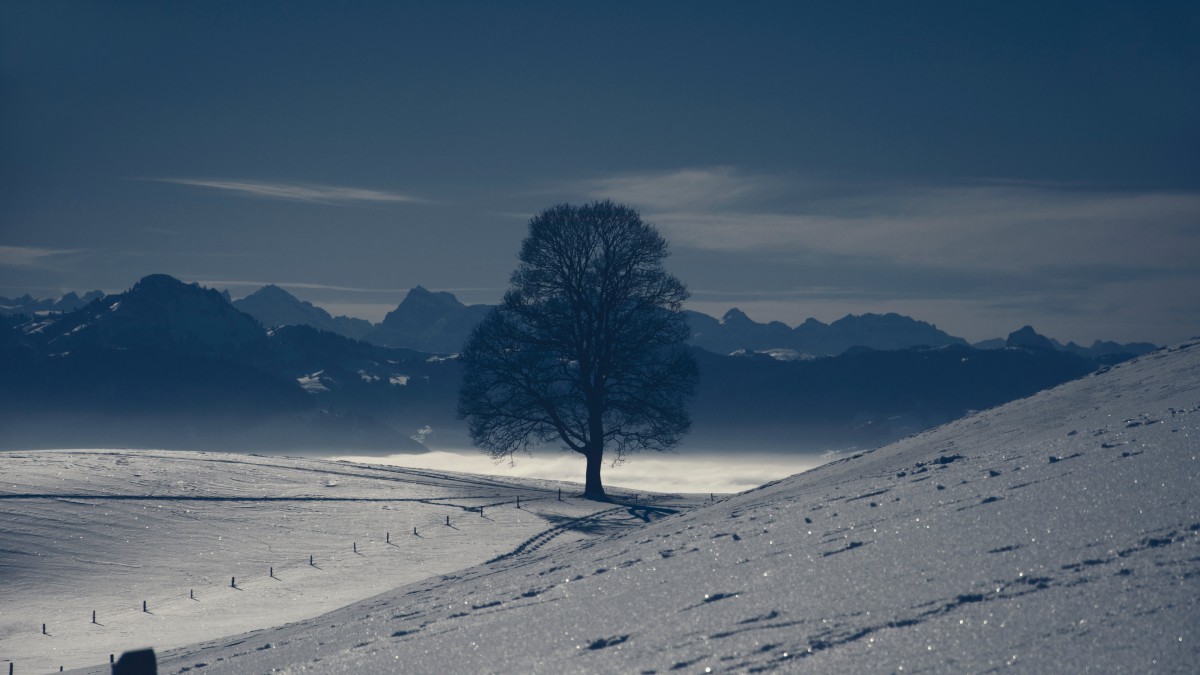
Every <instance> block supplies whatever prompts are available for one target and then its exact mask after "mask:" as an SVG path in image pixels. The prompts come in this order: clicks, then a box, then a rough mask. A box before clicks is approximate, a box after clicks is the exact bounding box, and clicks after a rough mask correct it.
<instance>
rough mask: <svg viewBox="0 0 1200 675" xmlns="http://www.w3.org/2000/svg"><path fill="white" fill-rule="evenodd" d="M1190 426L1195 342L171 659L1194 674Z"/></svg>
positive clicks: (322, 664) (649, 669)
mask: <svg viewBox="0 0 1200 675" xmlns="http://www.w3.org/2000/svg"><path fill="white" fill-rule="evenodd" d="M1198 437H1200V343H1192V344H1186V345H1180V346H1177V347H1174V348H1172V349H1169V350H1164V351H1160V352H1157V353H1155V354H1152V355H1149V356H1146V357H1143V358H1140V359H1137V360H1135V361H1132V362H1128V363H1125V364H1121V365H1119V366H1115V367H1113V368H1111V369H1109V370H1107V371H1106V372H1102V373H1099V374H1096V375H1093V376H1089V377H1087V378H1084V379H1082V380H1077V381H1074V382H1071V383H1068V384H1065V385H1063V386H1060V387H1058V388H1056V389H1054V390H1051V391H1048V392H1043V393H1042V394H1039V395H1036V396H1033V397H1030V398H1027V399H1023V400H1020V401H1015V402H1013V403H1010V404H1007V405H1005V406H1003V407H1000V408H997V409H994V410H990V411H985V412H983V413H980V414H977V415H973V416H971V417H968V418H965V419H962V420H959V421H957V422H954V423H952V424H949V425H947V426H944V427H940V428H938V429H935V430H932V431H929V432H926V433H923V434H920V435H918V436H914V437H911V438H909V439H905V440H903V441H901V442H899V443H895V444H893V445H890V446H887V447H885V448H881V449H879V450H876V451H873V452H866V453H860V454H856V455H854V456H852V457H848V458H845V459H842V460H839V461H836V462H833V463H830V464H827V465H825V466H822V467H819V468H817V469H814V470H812V471H809V472H806V473H803V474H799V475H797V476H793V477H791V478H788V479H785V480H782V481H779V482H776V483H772V484H769V485H765V486H762V487H760V488H758V489H756V490H751V491H749V492H746V493H742V494H739V495H736V496H734V497H730V498H727V499H724V500H720V501H718V502H716V503H715V504H712V505H708V506H703V507H702V508H696V509H691V510H686V511H682V512H680V513H678V514H675V515H672V516H670V517H666V518H663V519H661V520H659V521H657V522H651V523H647V524H645V525H644V526H640V527H637V528H627V529H624V530H623V531H620V532H616V533H611V534H603V536H601V537H598V538H592V539H583V540H580V541H576V542H573V543H567V544H564V545H561V546H544V547H535V546H529V547H525V548H521V547H518V548H517V549H516V550H514V551H512V553H511V554H509V555H503V556H500V557H499V559H497V560H494V561H492V562H489V563H485V564H482V565H477V566H474V567H469V568H467V569H464V570H462V571H460V572H456V573H454V574H452V575H442V576H437V577H433V578H430V579H426V580H424V581H418V582H415V583H412V584H408V585H405V586H400V587H398V588H396V589H395V590H391V591H386V592H384V593H381V594H379V595H377V596H374V597H372V598H370V599H368V600H365V601H362V602H359V603H356V604H354V605H351V606H349V607H346V608H343V609H339V610H336V611H333V612H330V613H327V614H325V615H323V616H321V617H319V618H317V619H314V620H308V621H302V622H297V623H295V624H292V625H285V626H281V627H279V628H277V629H274V630H268V631H260V632H256V633H250V634H244V635H241V636H238V637H235V638H221V639H216V640H209V641H206V642H200V643H197V644H194V645H191V646H187V647H184V648H180V649H174V650H167V651H165V652H162V653H160V656H161V658H160V672H163V673H183V672H192V673H195V672H202V673H253V672H268V671H276V672H280V671H281V672H290V673H302V672H312V673H318V672H319V673H351V672H353V673H390V672H428V673H434V672H437V673H442V672H496V671H499V672H546V673H558V672H581V673H582V672H643V673H664V672H674V671H679V672H722V671H736V672H763V671H771V670H777V671H780V672H794V671H802V672H853V673H864V672H991V671H999V670H1011V671H1014V672H1038V673H1043V672H1084V671H1095V672H1194V668H1195V664H1196V662H1197V659H1198V658H1200V443H1198V441H1197V439H1198ZM624 512H625V513H627V514H631V515H646V516H648V515H649V514H651V513H655V512H658V513H662V511H656V510H655V509H652V508H650V509H647V508H642V509H638V508H635V507H631V508H629V509H628V510H624ZM214 590H215V589H214ZM105 668H106V666H97V667H95V668H92V669H90V670H88V671H86V672H95V673H102V672H105Z"/></svg>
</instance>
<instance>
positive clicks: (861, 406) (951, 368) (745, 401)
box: [684, 345, 1097, 453]
mask: <svg viewBox="0 0 1200 675" xmlns="http://www.w3.org/2000/svg"><path fill="white" fill-rule="evenodd" d="M693 354H694V355H695V357H696V360H697V361H698V363H699V365H700V374H701V377H700V386H699V390H698V393H697V396H696V399H695V400H694V401H693V403H692V406H691V413H692V419H693V429H692V433H691V434H690V435H689V436H688V437H687V439H685V441H684V443H685V446H686V447H700V448H703V449H708V450H722V449H728V448H747V449H756V450H765V451H777V452H778V451H784V452H795V453H819V452H822V451H826V450H830V449H838V448H846V447H859V448H866V447H874V446H876V445H880V444H882V443H888V442H892V441H895V440H897V439H900V438H903V437H905V436H908V435H910V434H913V433H917V432H920V431H923V430H925V429H929V428H931V427H934V426H937V425H939V424H943V423H946V422H949V421H950V420H954V419H957V418H959V417H962V416H963V415H966V414H968V413H969V412H971V411H974V410H982V409H985V408H990V407H992V406H996V405H1000V404H1002V403H1005V402H1008V401H1011V400H1014V399H1018V398H1021V397H1024V396H1029V395H1031V394H1034V393H1036V392H1038V391H1042V390H1044V389H1047V388H1049V387H1053V386H1055V385H1058V384H1062V383H1063V382H1067V381H1070V380H1073V379H1076V378H1078V377H1082V376H1084V375H1086V374H1088V373H1090V372H1092V371H1094V370H1095V369H1096V368H1097V364H1096V362H1095V361H1093V360H1090V359H1087V358H1084V357H1081V356H1077V355H1074V354H1067V353H1064V352H1055V351H1044V350H1034V349H1017V348H1014V349H1005V350H993V351H983V350H978V349H973V348H971V347H967V346H962V345H951V346H947V347H938V348H928V347H913V348H909V349H899V350H888V351H876V350H871V349H866V348H857V349H852V350H848V351H846V352H844V353H842V354H841V355H839V356H835V357H826V358H821V359H812V360H796V361H787V362H781V361H779V360H777V359H775V358H772V357H770V356H767V355H761V354H747V355H744V356H721V355H718V354H714V353H712V352H709V351H706V350H702V349H696V350H694V351H693Z"/></svg>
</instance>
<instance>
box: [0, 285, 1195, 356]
mask: <svg viewBox="0 0 1200 675" xmlns="http://www.w3.org/2000/svg"><path fill="white" fill-rule="evenodd" d="M180 281H182V282H184V283H190V284H198V285H199V286H201V287H202V288H207V289H212V290H217V291H221V292H226V293H229V296H230V299H231V300H233V301H237V300H241V299H244V298H246V297H249V296H251V295H253V294H254V293H256V292H258V291H259V290H262V289H263V288H266V287H267V286H276V287H278V288H281V289H283V290H284V291H285V292H287V293H288V294H289V295H291V296H292V297H294V298H295V299H297V300H299V301H300V302H308V303H310V304H312V305H313V306H314V307H317V308H319V309H322V310H324V311H326V312H328V313H329V315H330V316H332V317H335V318H336V317H347V318H351V319H364V320H366V321H369V322H370V323H372V324H376V325H378V324H379V323H380V322H381V321H383V319H384V317H385V315H387V314H388V313H389V312H391V311H392V310H394V309H396V308H397V307H398V306H399V305H400V304H401V303H403V302H404V300H405V298H407V296H408V294H409V293H410V292H411V291H413V290H415V289H416V288H424V289H425V290H427V291H430V292H433V293H450V294H451V295H453V296H454V297H455V299H457V300H458V301H459V302H462V304H464V305H492V304H496V303H498V302H499V298H496V299H495V300H494V301H492V302H486V301H484V302H463V298H462V297H460V296H459V293H463V292H464V291H465V292H466V293H479V292H481V291H482V290H483V289H462V288H445V289H441V288H429V287H426V286H424V285H422V284H417V285H416V286H413V287H412V288H410V289H407V290H402V291H395V290H387V291H385V290H378V291H376V292H379V293H389V294H399V295H400V299H399V300H398V301H396V302H395V303H392V304H387V303H372V304H353V303H349V304H343V303H320V302H317V301H314V300H311V299H309V298H305V297H302V294H303V292H304V290H306V289H308V290H311V287H312V284H286V283H275V282H241V283H239V284H238V286H236V287H254V290H252V291H250V292H248V293H234V292H233V291H232V290H231V289H230V288H229V287H228V286H225V287H223V286H221V284H220V282H211V281H191V280H186V279H180ZM256 284H258V285H256ZM131 287H132V286H131ZM289 287H290V289H289ZM127 290H129V288H125V289H121V290H109V289H100V288H93V289H86V290H83V289H71V290H67V291H65V292H62V293H60V294H59V295H56V296H54V297H49V298H45V297H38V296H36V295H33V294H32V293H30V292H28V291H26V292H25V293H22V294H19V295H16V296H12V297H10V298H9V299H16V298H18V297H21V296H22V295H29V296H30V297H32V298H33V299H34V300H59V299H61V298H62V297H63V296H65V295H67V294H69V293H75V294H76V295H77V296H80V297H82V296H84V295H85V294H86V293H90V292H93V291H100V292H102V293H104V294H105V295H106V296H107V295H116V294H119V293H123V292H125V291H127ZM3 297H7V296H3ZM702 304H703V305H711V306H712V308H709V307H707V306H704V307H697V306H695V305H694V303H691V302H689V303H687V304H686V306H685V307H684V309H685V310H687V311H694V312H698V313H700V314H705V315H707V316H709V317H712V318H714V319H717V320H723V319H724V317H725V316H726V315H727V314H728V313H729V312H731V311H734V310H737V311H740V312H742V313H743V314H745V315H746V316H747V317H749V318H750V319H751V320H753V321H755V322H757V323H760V324H766V323H770V322H773V321H774V322H781V323H783V324H785V325H787V326H788V327H789V328H792V329H794V328H796V327H798V326H799V325H801V324H803V323H804V322H805V321H808V320H809V319H815V320H817V321H820V322H821V323H823V324H826V325H829V324H832V323H834V322H835V321H839V320H841V319H846V318H852V317H862V316H866V315H876V316H884V315H887V314H898V315H900V316H903V317H907V318H909V319H913V320H915V321H920V322H924V323H928V324H929V325H931V326H933V327H934V328H936V329H938V330H941V331H943V332H945V333H947V334H948V335H950V336H951V337H957V338H961V339H964V340H966V341H967V342H968V343H969V344H971V345H975V344H978V343H980V342H984V341H988V340H995V339H1000V340H1003V339H1005V338H1006V337H1007V336H1008V335H1009V334H1011V333H1013V332H1016V331H1018V330H1021V329H1022V328H1025V327H1032V328H1033V329H1034V330H1035V331H1036V332H1037V333H1038V334H1039V335H1043V336H1045V337H1048V338H1050V339H1052V340H1055V341H1057V342H1059V343H1060V344H1063V345H1066V344H1068V343H1069V342H1074V343H1075V344H1078V345H1080V346H1084V347H1086V346H1090V345H1091V344H1093V343H1094V342H1102V341H1107V342H1125V341H1122V340H1114V339H1112V338H1109V337H1106V336H1092V337H1088V338H1085V339H1084V340H1078V339H1074V340H1072V339H1062V338H1060V337H1059V336H1057V335H1051V334H1047V333H1046V332H1044V331H1042V330H1039V329H1038V327H1037V326H1034V325H1033V324H1031V323H1028V322H1026V323H1022V324H1021V325H1020V326H1016V327H1014V328H1012V329H1011V330H1007V331H1004V332H1002V333H1000V334H996V335H990V336H982V337H973V336H967V335H963V334H960V333H957V332H955V331H954V330H952V329H947V328H946V327H945V326H941V325H939V324H937V323H935V322H933V321H928V320H926V319H924V318H922V317H920V316H912V315H908V314H903V313H900V312H884V311H870V310H867V311H863V312H851V313H847V314H843V315H841V316H833V317H828V318H822V317H817V316H806V317H804V318H802V319H800V320H798V321H794V320H790V319H787V318H773V317H768V318H759V317H756V316H753V315H752V314H751V313H750V312H748V311H746V310H744V309H742V308H741V307H738V306H735V305H730V306H727V307H726V308H725V309H723V310H720V309H717V307H719V306H718V305H717V304H716V303H702ZM351 312H357V313H351ZM1128 342H1142V343H1145V342H1151V343H1152V344H1155V345H1156V346H1159V347H1163V346H1167V345H1169V344H1173V343H1159V342H1152V341H1150V340H1130V341H1128Z"/></svg>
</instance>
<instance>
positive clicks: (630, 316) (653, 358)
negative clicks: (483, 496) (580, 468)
mask: <svg viewBox="0 0 1200 675" xmlns="http://www.w3.org/2000/svg"><path fill="white" fill-rule="evenodd" d="M667 255H668V249H667V242H666V241H665V240H664V239H663V238H662V237H661V236H660V235H659V234H658V232H657V230H655V229H654V228H653V227H652V226H650V225H648V224H646V223H644V222H642V219H641V217H640V216H639V215H638V213H637V211H634V210H633V209H631V208H628V207H626V206H622V205H619V204H614V203H612V202H610V201H602V202H593V203H590V204H586V205H583V206H572V205H569V204H560V205H558V206H555V207H553V208H550V209H547V210H545V211H543V212H542V213H540V214H539V215H537V216H535V217H534V218H533V219H532V220H530V222H529V236H528V237H526V239H525V241H524V243H523V244H522V246H521V252H520V265H519V266H518V268H517V270H516V271H515V272H513V275H512V280H511V288H510V289H509V290H508V292H507V293H506V294H505V296H504V301H503V302H502V303H501V304H500V305H499V306H498V307H496V308H495V309H494V310H492V312H491V313H490V314H489V315H488V316H487V318H485V319H484V320H483V321H482V322H481V323H480V325H479V326H478V327H476V329H475V331H474V333H472V335H471V338H470V339H469V340H468V341H467V345H466V347H465V348H464V350H463V354H462V360H463V364H464V367H465V372H464V377H463V384H462V388H461V390H460V391H459V399H458V414H459V416H460V417H463V418H466V419H467V420H468V421H469V427H470V433H471V440H472V441H473V442H474V443H475V444H476V445H477V446H479V447H480V448H482V449H483V450H484V451H485V452H487V453H488V454H489V455H491V456H492V457H493V458H496V459H500V458H504V457H509V458H511V457H512V455H513V454H514V453H515V452H517V451H524V452H528V451H529V448H530V447H531V445H540V444H545V443H555V442H557V443H561V444H562V446H564V447H565V449H568V450H573V451H575V452H578V453H580V454H581V455H583V456H584V457H585V458H587V472H586V481H585V488H584V496H585V497H588V498H591V499H604V498H605V494H604V487H603V484H602V483H601V481H600V467H601V464H602V463H603V461H604V455H605V452H606V451H608V452H612V453H614V454H615V461H617V462H619V461H621V460H623V459H624V458H625V456H626V454H627V453H629V452H633V451H636V450H668V449H670V448H671V447H673V446H675V445H676V444H677V443H678V442H679V440H680V438H681V437H682V436H683V435H684V434H685V433H687V431H688V429H689V427H690V426H691V420H690V419H689V417H688V413H687V402H688V400H689V399H690V398H691V397H692V396H693V394H694V393H695V388H696V379H697V373H698V370H697V366H696V362H695V360H694V359H693V358H692V356H691V354H690V352H688V351H687V349H686V347H684V345H683V343H684V342H685V341H686V340H687V339H688V337H689V335H690V332H689V329H688V326H687V323H686V321H685V319H684V317H683V314H682V307H683V302H684V300H686V299H687V297H688V292H687V289H686V288H685V287H684V285H683V284H682V283H681V282H680V281H679V280H678V279H676V278H675V277H673V276H671V275H670V274H668V273H667V272H666V271H665V270H664V269H663V260H664V259H665V258H666V257H667Z"/></svg>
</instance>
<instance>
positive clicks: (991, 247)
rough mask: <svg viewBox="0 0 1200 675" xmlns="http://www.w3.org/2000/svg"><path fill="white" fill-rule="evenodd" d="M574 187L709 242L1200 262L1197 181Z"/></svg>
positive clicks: (699, 182)
mask: <svg viewBox="0 0 1200 675" xmlns="http://www.w3.org/2000/svg"><path fill="white" fill-rule="evenodd" d="M789 186H790V187H789ZM577 187H578V188H579V189H581V190H584V191H585V193H586V194H588V195H589V196H591V197H602V198H612V199H615V200H620V201H625V202H627V203H630V204H632V205H634V206H637V207H641V208H642V209H643V210H644V215H645V217H646V218H647V219H648V220H649V221H651V222H653V223H654V224H655V225H657V226H658V227H659V228H660V229H661V230H662V231H663V233H664V234H665V235H666V236H667V238H668V239H669V240H670V241H671V242H672V243H673V244H675V245H676V246H680V247H689V248H693V249H700V250H707V251H718V252H725V253H757V254H774V255H777V256H787V255H794V254H797V253H809V254H819V255H833V256H845V257H847V258H851V257H852V258H856V259H866V260H876V261H881V262H886V263H887V264H890V265H904V266H910V267H927V268H931V269H960V270H976V271H981V272H982V271H987V272H1004V273H1030V272H1036V273H1037V274H1039V275H1046V274H1049V275H1053V270H1055V269H1056V268H1059V269H1076V268H1083V267H1090V268H1105V267H1106V268H1108V269H1110V270H1116V269H1118V268H1124V267H1133V268H1150V267H1157V268H1162V267H1168V268H1171V269H1175V270H1187V269H1191V268H1194V267H1196V266H1197V265H1200V193H1195V192H1166V191H1144V192H1139V191H1108V190H1097V189H1087V188H1082V187H1078V186H1070V185H1055V184H1045V183H1031V182H1020V181H996V180H987V181H975V182H959V183H944V184H924V185H912V184H898V185H886V184H867V185H865V186H863V185H861V184H860V185H858V186H856V185H850V184H842V185H839V184H836V183H833V182H827V183H814V182H812V181H804V180H802V179H800V178H797V177H787V176H778V177H769V176H753V175H745V174H742V173H739V172H738V171H736V170H733V169H729V168H718V169H709V170H698V169H688V170H681V171H673V172H663V173H658V174H621V175H617V176H614V177H611V178H607V179H596V180H592V181H588V182H586V183H580V184H578V185H577Z"/></svg>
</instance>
